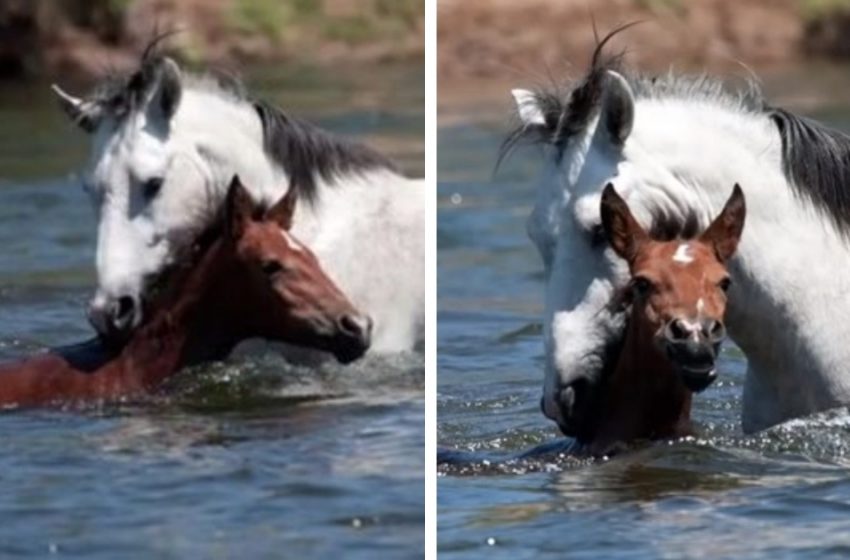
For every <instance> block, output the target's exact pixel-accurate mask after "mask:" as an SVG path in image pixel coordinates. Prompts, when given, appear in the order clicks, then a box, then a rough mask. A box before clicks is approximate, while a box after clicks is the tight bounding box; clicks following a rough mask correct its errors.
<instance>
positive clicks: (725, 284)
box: [717, 276, 732, 292]
mask: <svg viewBox="0 0 850 560" xmlns="http://www.w3.org/2000/svg"><path fill="white" fill-rule="evenodd" d="M731 285H732V279H731V278H729V277H728V276H727V277H726V278H724V279H723V280H721V281H720V282H718V283H717V287H718V288H720V289H721V290H723V291H724V292H728V291H729V286H731Z"/></svg>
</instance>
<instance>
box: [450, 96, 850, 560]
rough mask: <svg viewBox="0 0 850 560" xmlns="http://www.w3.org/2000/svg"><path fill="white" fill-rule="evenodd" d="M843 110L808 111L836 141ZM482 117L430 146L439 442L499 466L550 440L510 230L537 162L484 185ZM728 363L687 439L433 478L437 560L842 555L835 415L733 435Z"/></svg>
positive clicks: (849, 426) (507, 169)
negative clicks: (434, 175) (834, 130)
mask: <svg viewBox="0 0 850 560" xmlns="http://www.w3.org/2000/svg"><path fill="white" fill-rule="evenodd" d="M795 83H799V82H795ZM809 83H811V82H809ZM506 91H507V90H506ZM775 98H776V97H775V96H774V99H775ZM846 101H847V100H844V104H840V103H839V104H834V103H833V104H829V105H828V106H823V107H821V108H820V109H818V110H815V111H814V114H815V116H816V117H818V118H820V119H825V120H827V121H828V122H831V123H832V124H834V125H835V126H838V127H840V128H843V129H844V130H845V131H847V130H850V121H848V116H849V115H850V104H848V103H846ZM491 109H492V110H491V111H490V112H489V113H488V112H487V111H485V110H481V108H480V107H479V108H478V112H477V113H475V114H476V116H475V117H474V118H472V119H469V118H464V116H463V112H462V111H457V112H456V113H457V114H455V115H449V117H448V118H444V120H443V126H441V128H440V132H439V138H438V142H439V151H440V158H439V166H440V169H439V177H440V184H439V218H438V224H439V225H438V243H439V252H438V266H439V300H438V301H439V303H438V325H439V328H438V368H439V369H438V371H439V376H438V445H439V446H441V447H447V448H455V449H459V450H465V451H475V452H476V453H478V454H489V455H490V456H492V458H499V457H502V458H504V457H509V456H511V455H513V454H515V453H518V452H519V451H522V450H525V449H528V448H529V447H531V446H534V445H537V444H539V443H543V442H549V441H553V440H555V439H556V438H558V434H557V431H556V429H555V427H554V425H553V424H552V423H551V422H549V421H548V420H547V419H545V418H544V416H543V415H542V413H541V412H540V408H539V402H540V395H541V390H542V371H543V360H542V357H543V348H542V342H541V324H540V318H541V315H542V297H543V276H542V270H541V264H540V262H539V258H538V256H537V254H536V251H535V249H534V248H533V246H532V244H531V242H530V241H528V240H527V238H526V236H525V233H524V232H525V219H526V217H527V216H528V213H529V212H530V210H531V204H532V203H533V200H534V193H533V189H532V185H531V181H530V179H531V178H533V177H535V174H536V171H537V170H538V169H539V165H540V160H539V157H538V156H537V154H536V153H535V152H534V150H526V151H522V152H520V153H519V154H517V155H516V156H515V157H514V158H513V160H511V161H510V162H509V163H508V164H507V165H506V166H504V167H503V168H502V169H501V170H500V171H499V173H498V174H497V175H495V176H494V175H493V165H494V161H495V154H496V153H497V150H498V146H499V143H500V141H501V139H502V137H503V135H504V133H505V131H506V130H507V128H508V118H507V115H508V109H509V108H508V105H507V104H505V105H503V106H501V107H495V106H494V107H492V108H491ZM745 366H746V364H745V360H744V357H743V356H742V354H741V353H740V352H739V351H738V350H737V349H735V348H734V347H733V346H731V345H729V346H727V348H726V349H725V350H724V353H723V356H722V358H721V361H720V366H719V370H720V372H721V373H720V380H719V381H718V382H716V383H715V384H714V385H712V386H711V387H710V388H709V389H708V390H707V391H706V392H705V393H703V394H700V395H698V396H697V397H696V399H695V403H694V410H693V417H694V419H695V421H696V425H697V428H698V430H699V431H700V432H701V436H700V437H699V438H696V439H695V438H690V439H687V440H685V441H679V442H675V443H670V444H668V443H659V444H656V445H652V446H649V447H644V448H641V449H639V450H636V451H633V452H629V453H626V454H624V455H622V456H619V457H615V458H614V459H611V460H608V461H595V462H594V461H589V460H576V459H571V458H569V457H560V458H559V457H550V458H547V459H545V460H529V461H518V462H511V463H508V464H502V465H497V464H494V463H490V464H486V463H484V462H479V463H477V464H474V465H471V466H468V467H465V468H456V467H455V468H442V469H441V472H440V478H439V479H438V535H439V537H438V540H439V553H440V558H441V559H443V558H445V559H461V558H463V559H466V558H470V559H471V558H482V557H486V558H489V559H491V560H494V559H501V558H504V559H510V560H519V559H524V558H535V559H537V558H564V557H568V558H593V559H596V558H618V559H620V558H635V559H654V558H700V557H710V558H736V559H737V558H777V557H780V558H784V557H788V556H794V557H804V558H830V557H835V558H845V557H847V556H848V554H850V533H848V532H847V528H848V522H847V519H848V514H850V472H848V466H850V460H849V459H848V457H850V415H849V414H848V411H847V410H837V411H831V412H828V413H824V414H821V415H817V416H815V417H813V418H808V419H804V420H798V421H792V422H790V423H788V424H786V425H783V426H780V427H778V428H775V429H773V430H771V431H769V432H766V433H762V434H758V435H754V436H749V437H748V436H744V435H743V434H742V433H741V429H740V421H739V418H740V412H741V391H742V384H743V378H744V371H745ZM485 555H486V556H485Z"/></svg>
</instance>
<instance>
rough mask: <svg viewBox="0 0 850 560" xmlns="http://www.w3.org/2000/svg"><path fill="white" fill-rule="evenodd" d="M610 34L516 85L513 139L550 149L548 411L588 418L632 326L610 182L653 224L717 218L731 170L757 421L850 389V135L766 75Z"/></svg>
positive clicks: (753, 426)
mask: <svg viewBox="0 0 850 560" xmlns="http://www.w3.org/2000/svg"><path fill="white" fill-rule="evenodd" d="M606 41H607V38H606V39H605V40H603V41H602V43H601V44H600V45H599V48H598V49H597V51H596V53H595V54H594V56H593V60H592V62H591V65H590V68H589V69H588V71H587V73H586V74H585V75H584V76H583V77H582V78H581V79H580V80H578V81H577V82H575V83H573V84H571V85H570V87H569V88H568V89H566V90H562V91H555V90H546V89H543V90H538V91H529V90H523V89H518V90H515V91H514V97H515V99H516V102H517V111H518V115H519V118H520V120H521V125H520V126H519V127H518V128H517V129H516V130H515V131H514V133H512V134H511V135H510V137H509V138H508V140H507V142H506V144H505V151H504V152H503V154H507V153H508V152H509V151H510V150H511V149H512V148H513V147H514V146H516V145H518V144H520V143H523V142H532V143H536V144H539V145H541V146H543V152H544V154H545V159H544V163H543V166H542V169H541V173H540V177H539V180H538V182H537V190H536V199H535V201H534V209H533V210H532V212H531V215H530V216H529V218H528V222H527V230H528V234H529V236H530V237H531V239H532V241H533V242H534V244H535V245H536V247H537V249H538V251H539V253H540V255H541V257H542V260H543V264H544V270H545V274H546V281H545V284H546V287H545V312H544V317H543V330H544V337H543V338H544V344H545V348H544V349H545V380H544V384H543V405H544V406H543V409H544V413H545V414H546V416H547V417H549V418H551V419H552V420H553V421H555V422H556V423H557V424H558V425H559V426H560V427H561V429H562V431H563V432H564V433H566V434H575V433H577V432H578V431H580V430H581V425H582V423H583V422H584V419H583V418H582V411H583V410H585V409H586V406H585V405H584V404H582V403H584V402H589V401H592V400H593V399H594V395H593V393H594V392H595V391H596V389H597V388H598V386H599V382H600V381H601V379H602V378H603V376H604V372H605V371H608V370H610V368H611V367H613V364H611V363H610V356H609V354H608V352H607V348H608V346H609V345H610V344H612V343H613V342H614V341H616V340H618V339H619V338H620V337H621V336H622V330H623V328H624V326H625V322H624V316H623V314H622V313H616V312H611V310H610V309H609V308H608V307H607V304H608V302H609V301H610V300H611V298H612V297H613V295H614V294H615V293H616V291H617V290H618V289H620V288H621V287H622V286H623V285H624V284H625V283H626V281H627V277H628V271H627V270H626V268H625V267H624V266H623V265H622V263H621V262H619V261H618V260H617V259H615V258H613V255H611V254H610V251H605V247H604V245H603V244H601V243H599V235H598V234H597V232H598V231H599V227H600V224H599V216H598V213H597V209H598V205H599V198H600V195H601V192H602V189H603V187H604V186H605V185H606V184H607V183H609V182H611V183H613V184H614V186H615V187H616V188H617V191H618V193H620V195H621V196H622V197H623V198H624V199H625V200H626V201H627V202H628V204H629V206H630V208H632V210H633V211H634V213H635V216H636V217H637V219H638V221H639V222H640V223H641V224H643V225H645V226H647V225H648V224H650V223H651V220H652V216H653V215H666V216H670V217H676V218H678V219H684V218H685V217H686V216H689V215H692V216H694V218H695V219H696V220H697V222H698V223H699V224H700V225H706V224H707V223H708V220H709V218H710V216H712V215H714V214H715V213H716V212H717V211H718V210H719V209H720V207H721V206H722V205H723V202H724V201H725V199H726V196H727V193H728V188H729V185H731V184H734V183H740V184H741V185H742V186H743V188H744V190H745V193H746V196H747V201H748V204H749V207H750V212H749V215H748V217H747V224H748V225H747V230H746V232H745V233H744V237H743V239H742V240H741V245H740V247H739V249H738V252H737V254H736V257H735V258H734V259H732V261H731V262H730V263H729V270H730V273H731V276H732V279H733V286H732V288H731V290H730V292H729V307H728V310H727V326H728V329H729V335H730V336H731V338H732V339H733V340H734V341H735V343H736V344H737V345H738V347H740V348H741V350H742V351H743V352H744V354H745V355H746V357H747V374H746V380H745V383H744V391H743V410H742V424H743V428H744V430H745V431H747V432H752V431H755V430H760V429H763V428H766V427H769V426H771V425H773V424H776V423H779V422H782V421H783V420H787V419H789V418H793V417H795V416H801V415H806V414H810V413H812V412H816V411H820V410H825V409H827V408H830V407H834V406H838V405H841V404H847V403H850V373H848V372H850V369H848V367H847V364H848V363H850V345H847V344H846V343H845V341H846V340H847V339H848V338H850V323H848V322H847V321H846V320H845V318H846V317H847V316H848V315H850V299H848V298H847V297H846V294H847V291H848V285H847V270H850V234H848V232H850V196H848V192H850V191H848V185H850V165H848V164H847V162H848V161H850V137H848V136H846V135H845V134H843V133H841V132H839V131H836V130H832V129H829V128H827V127H825V126H823V125H821V124H819V123H817V122H815V121H812V120H809V119H806V118H803V117H800V116H798V115H794V114H792V113H790V112H788V111H784V110H781V109H777V108H774V107H771V106H770V105H769V104H768V103H767V102H766V101H765V99H764V98H763V97H762V96H761V95H760V93H759V92H758V90H757V88H755V87H752V88H750V89H748V90H745V91H742V92H734V91H729V90H728V89H725V88H724V86H723V85H722V84H721V83H720V82H719V81H717V80H712V79H709V78H706V77H705V76H697V77H688V76H680V75H676V74H673V73H670V74H668V75H661V76H645V75H641V74H639V73H635V72H629V71H627V69H625V68H624V66H623V64H622V60H621V58H618V57H606V56H605V55H604V54H603V52H602V51H603V48H604V45H605V42H606Z"/></svg>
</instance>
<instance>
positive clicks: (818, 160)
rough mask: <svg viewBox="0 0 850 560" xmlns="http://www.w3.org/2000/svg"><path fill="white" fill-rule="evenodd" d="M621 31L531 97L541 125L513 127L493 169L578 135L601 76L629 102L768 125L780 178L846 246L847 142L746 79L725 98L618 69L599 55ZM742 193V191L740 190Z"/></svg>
mask: <svg viewBox="0 0 850 560" xmlns="http://www.w3.org/2000/svg"><path fill="white" fill-rule="evenodd" d="M627 27H629V26H623V27H620V28H618V29H615V30H614V31H613V32H611V33H609V34H608V35H606V36H605V37H604V38H603V39H602V40H601V41H599V42H598V45H597V47H596V49H595V50H594V53H593V57H592V59H591V64H590V68H589V69H588V71H587V73H586V74H585V76H584V77H583V78H582V79H580V80H578V81H577V82H576V83H575V84H574V85H572V86H570V87H566V88H563V87H554V88H553V87H546V88H539V89H538V90H537V91H535V97H536V102H537V104H538V106H539V108H540V110H541V112H542V113H543V116H544V121H545V124H543V125H532V126H528V125H525V124H523V123H520V124H519V125H518V126H517V127H516V128H514V129H513V130H512V131H511V132H510V133H509V134H508V136H507V137H506V138H505V140H504V142H503V143H502V146H501V149H500V151H499V157H498V163H497V167H498V165H499V163H501V161H502V160H504V159H505V158H506V157H508V156H509V155H510V154H511V153H512V152H513V151H514V149H515V148H517V147H518V146H519V145H521V144H544V145H550V146H554V147H555V148H556V150H557V153H558V154H560V153H562V152H563V150H564V148H565V147H566V144H567V142H568V141H569V140H570V138H572V137H574V136H576V135H577V134H579V133H581V132H582V131H583V130H585V128H586V127H587V125H588V123H589V122H590V121H591V119H592V118H593V117H594V116H595V114H596V112H597V111H598V110H599V107H600V105H601V100H602V97H603V94H604V91H605V88H606V87H607V83H608V82H607V80H606V79H604V78H605V73H606V72H607V71H608V70H614V71H617V72H619V73H620V74H621V75H622V76H623V77H624V78H625V79H626V81H627V82H628V84H629V85H630V86H631V89H632V91H633V93H634V95H635V97H636V98H637V99H647V98H654V99H658V98H662V99H663V98H671V97H672V98H677V99H688V100H696V101H701V102H706V103H711V104H714V105H717V106H720V107H725V108H728V109H729V110H731V111H737V112H739V113H742V114H750V115H757V116H763V117H767V118H769V119H770V120H771V121H772V122H773V123H774V125H775V126H776V128H777V131H778V133H779V137H780V139H781V142H782V171H783V173H784V175H785V178H786V179H787V180H788V182H789V184H790V186H791V189H792V190H793V191H794V193H795V195H797V196H798V197H800V198H802V199H803V200H805V201H806V202H808V203H810V204H812V205H813V206H814V207H815V208H816V209H817V210H818V211H819V212H821V213H823V214H824V215H825V216H826V217H827V218H828V219H829V220H830V221H831V222H832V223H833V224H834V226H835V227H836V228H837V229H838V231H839V232H840V233H841V235H842V236H844V237H845V238H847V239H850V136H848V135H846V134H844V133H843V132H841V131H838V130H835V129H833V128H830V127H827V126H825V125H823V124H821V123H818V122H816V121H814V120H811V119H808V118H805V117H801V116H799V115H795V114H793V113H791V112H789V111H786V110H784V109H780V108H776V107H772V106H770V105H769V104H768V103H767V102H766V101H765V100H764V97H763V96H762V94H761V91H760V90H759V87H758V85H757V84H756V83H755V82H754V81H753V80H747V81H746V87H744V88H742V89H740V90H738V91H732V90H730V89H729V88H726V87H725V86H724V84H723V83H722V82H721V81H719V80H716V79H712V78H709V77H707V76H705V75H698V76H682V75H674V74H673V73H672V72H670V73H668V74H666V75H661V76H645V75H640V74H637V73H634V72H630V71H629V70H628V69H625V68H623V65H622V53H621V54H618V55H615V56H603V53H602V51H603V48H604V47H605V44H606V43H607V42H608V41H609V40H610V39H611V38H612V37H613V36H614V35H616V34H617V33H619V32H620V31H623V30H624V29H625V28H627ZM745 187H746V186H745Z"/></svg>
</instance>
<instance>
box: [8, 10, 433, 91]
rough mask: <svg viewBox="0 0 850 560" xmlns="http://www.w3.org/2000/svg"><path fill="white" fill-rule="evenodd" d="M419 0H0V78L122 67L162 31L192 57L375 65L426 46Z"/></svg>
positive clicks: (175, 48) (227, 62)
mask: <svg viewBox="0 0 850 560" xmlns="http://www.w3.org/2000/svg"><path fill="white" fill-rule="evenodd" d="M423 29H424V0H286V1H281V0H0V79H3V78H6V79H20V78H39V77H42V76H45V75H57V74H63V75H69V74H71V75H80V76H84V77H91V76H97V75H101V74H102V73H103V72H104V71H105V70H106V69H110V70H118V71H121V70H126V69H127V68H131V67H132V66H133V65H134V64H135V63H136V62H137V61H138V57H139V54H140V53H141V51H142V50H143V49H144V46H145V45H146V44H147V43H148V42H149V41H150V40H151V39H152V38H153V37H154V36H155V35H156V34H157V33H161V32H163V31H171V30H173V31H179V32H178V33H176V34H175V35H174V36H172V37H170V38H169V39H168V41H167V42H166V43H165V48H166V50H167V52H170V53H171V54H174V55H176V56H178V57H179V58H181V59H182V60H183V61H185V62H188V63H190V64H191V63H194V64H203V65H215V66H224V67H231V68H232V67H237V66H239V65H241V64H243V63H252V62H269V61H274V62H281V63H288V62H292V63H297V64H298V65H326V66H334V65H337V66H339V65H345V64H349V63H362V64H375V63H384V62H394V63H395V62H399V61H404V60H417V61H419V62H420V63H421V60H422V58H423V53H424V32H423Z"/></svg>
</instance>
